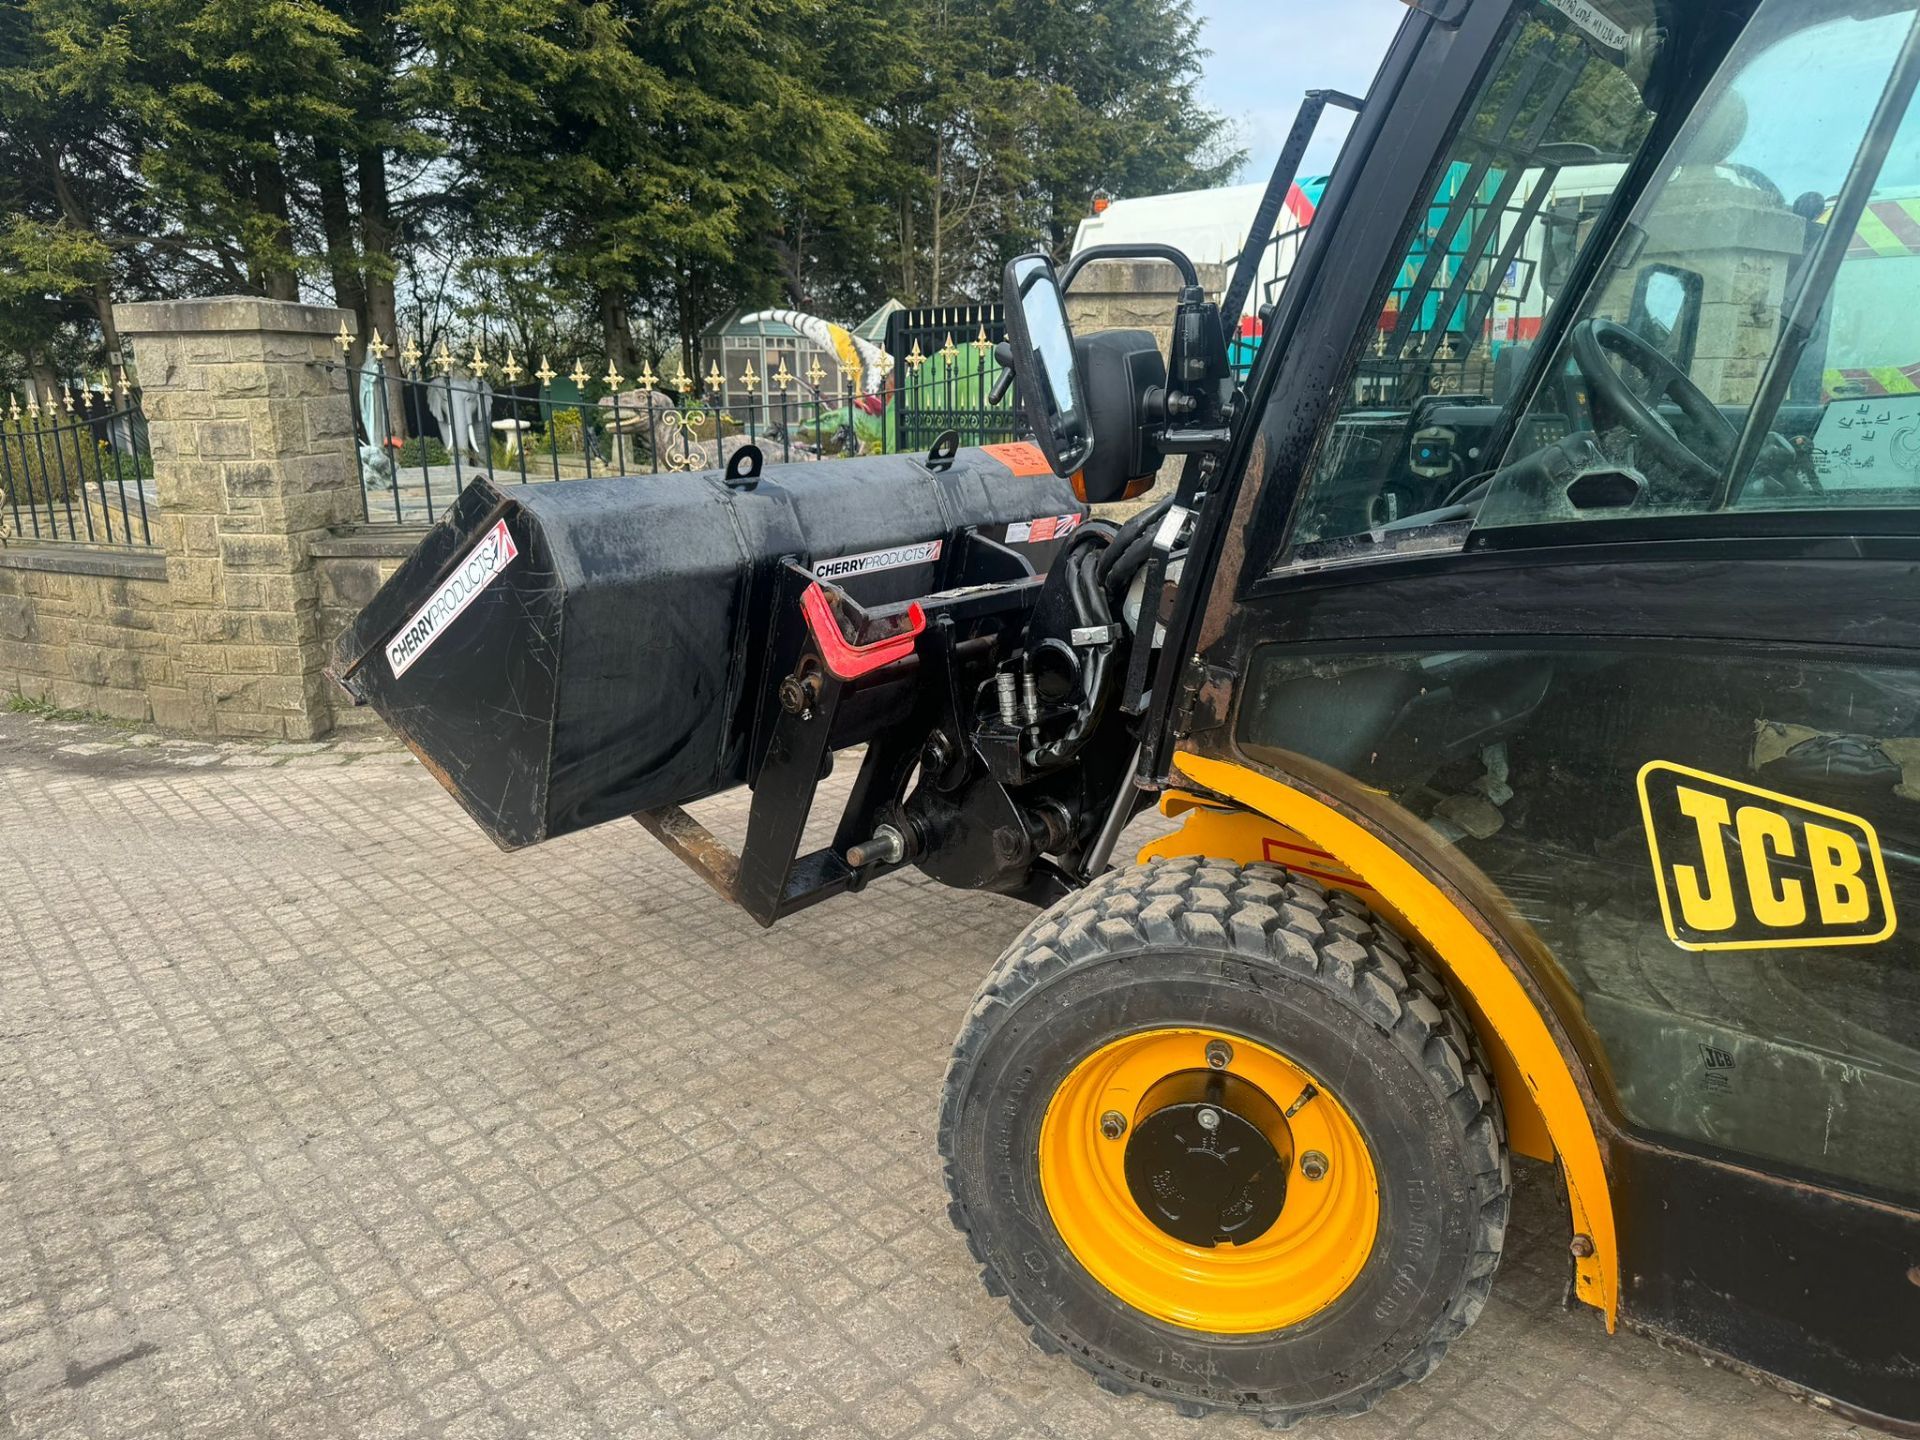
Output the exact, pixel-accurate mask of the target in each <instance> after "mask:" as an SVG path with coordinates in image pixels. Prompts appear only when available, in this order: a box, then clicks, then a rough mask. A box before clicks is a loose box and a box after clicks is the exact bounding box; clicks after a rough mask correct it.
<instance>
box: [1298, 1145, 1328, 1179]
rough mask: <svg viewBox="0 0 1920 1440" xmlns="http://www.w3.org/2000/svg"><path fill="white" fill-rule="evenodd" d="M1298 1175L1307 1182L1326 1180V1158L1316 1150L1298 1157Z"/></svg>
mask: <svg viewBox="0 0 1920 1440" xmlns="http://www.w3.org/2000/svg"><path fill="white" fill-rule="evenodd" d="M1300 1173H1301V1174H1302V1175H1304V1176H1306V1177H1307V1179H1309V1180H1324V1179H1326V1178H1327V1157H1326V1156H1324V1155H1322V1154H1321V1153H1320V1152H1319V1151H1318V1150H1309V1151H1307V1153H1306V1154H1304V1155H1302V1156H1301V1157H1300Z"/></svg>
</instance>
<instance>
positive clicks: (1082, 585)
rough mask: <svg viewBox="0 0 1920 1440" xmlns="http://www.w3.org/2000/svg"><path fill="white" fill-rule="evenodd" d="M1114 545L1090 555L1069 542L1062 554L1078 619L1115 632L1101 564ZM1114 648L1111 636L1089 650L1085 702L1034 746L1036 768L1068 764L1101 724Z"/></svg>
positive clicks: (1109, 692) (1032, 759) (1084, 670)
mask: <svg viewBox="0 0 1920 1440" xmlns="http://www.w3.org/2000/svg"><path fill="white" fill-rule="evenodd" d="M1113 549H1114V547H1113V546H1111V545H1109V546H1108V547H1107V549H1106V550H1105V551H1103V552H1102V553H1101V554H1099V555H1088V554H1083V553H1080V552H1079V551H1078V550H1077V549H1076V548H1075V547H1074V546H1073V545H1071V544H1070V545H1069V546H1068V547H1067V550H1066V552H1065V553H1064V554H1063V555H1062V556H1061V562H1062V563H1065V564H1066V565H1067V566H1068V569H1067V572H1066V573H1067V597H1068V599H1069V600H1070V601H1072V603H1073V612H1074V618H1075V622H1076V623H1077V624H1078V625H1084V626H1101V627H1106V628H1107V630H1108V633H1109V634H1111V633H1112V626H1113V611H1112V609H1111V608H1110V607H1109V606H1108V604H1107V594H1106V589H1105V587H1104V586H1103V585H1102V584H1101V583H1100V577H1099V567H1100V563H1101V562H1102V561H1104V560H1105V559H1106V557H1107V556H1108V555H1111V554H1112V553H1113ZM1114 648H1115V647H1114V642H1113V641H1112V640H1108V641H1107V642H1106V643H1105V644H1103V645H1096V646H1093V647H1092V648H1091V649H1089V650H1088V651H1087V655H1086V660H1085V661H1084V663H1083V664H1082V666H1081V670H1080V689H1081V691H1082V692H1083V693H1084V694H1085V696H1086V703H1085V704H1084V705H1082V706H1081V708H1080V713H1079V714H1077V715H1075V716H1074V717H1073V723H1072V724H1071V725H1069V726H1068V727H1067V728H1066V730H1065V732H1064V733H1062V734H1061V735H1059V736H1058V737H1056V738H1055V739H1052V740H1049V741H1048V742H1047V743H1046V744H1044V745H1038V746H1035V747H1034V749H1033V751H1032V753H1031V754H1030V755H1028V757H1027V760H1028V763H1029V764H1031V765H1032V766H1033V767H1034V768H1035V769H1042V770H1044V769H1049V768H1051V767H1053V766H1055V765H1063V764H1065V763H1066V762H1067V761H1069V760H1071V759H1072V758H1073V757H1074V756H1075V755H1077V754H1078V753H1079V752H1080V747H1081V746H1083V745H1085V744H1086V743H1087V740H1088V738H1089V737H1091V736H1092V735H1093V733H1094V732H1095V731H1096V730H1098V729H1099V728H1100V721H1101V719H1102V718H1103V717H1104V716H1105V715H1106V712H1107V703H1108V701H1109V700H1110V699H1111V698H1112V690H1113V677H1114V673H1115V671H1114V665H1113V656H1114Z"/></svg>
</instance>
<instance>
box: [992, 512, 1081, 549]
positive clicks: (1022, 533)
mask: <svg viewBox="0 0 1920 1440" xmlns="http://www.w3.org/2000/svg"><path fill="white" fill-rule="evenodd" d="M1079 528H1080V517H1079V516H1078V515H1042V516H1041V517H1040V518H1039V519H1037V520H1020V521H1016V522H1015V523H1014V524H1012V525H1009V526H1007V544H1009V545H1045V544H1046V543H1047V542H1048V541H1051V540H1064V539H1066V538H1067V536H1069V535H1071V534H1072V533H1073V532H1074V531H1075V530H1078V529H1079Z"/></svg>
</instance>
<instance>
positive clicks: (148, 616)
mask: <svg viewBox="0 0 1920 1440" xmlns="http://www.w3.org/2000/svg"><path fill="white" fill-rule="evenodd" d="M49 551H50V547H46V548H41V549H28V548H24V547H20V546H13V547H8V548H0V691H7V690H10V691H12V692H14V693H16V694H21V695H24V696H26V697H28V698H29V699H33V700H45V701H48V702H49V703H51V704H54V705H60V706H64V707H66V708H69V709H76V710H95V711H99V712H101V713H103V714H107V715H112V716H114V717H115V718H116V719H121V720H148V719H151V718H152V716H153V711H152V705H151V702H150V700H149V695H150V693H151V691H152V689H153V688H154V687H156V686H157V687H163V688H164V687H167V686H170V685H172V684H174V683H175V680H176V675H175V671H174V652H173V644H172V636H171V632H170V630H169V628H168V608H169V607H168V586H167V575H166V560H165V557H164V556H161V555H138V554H130V555H111V554H101V553H98V552H86V553H74V554H68V553H63V552H60V551H51V553H49Z"/></svg>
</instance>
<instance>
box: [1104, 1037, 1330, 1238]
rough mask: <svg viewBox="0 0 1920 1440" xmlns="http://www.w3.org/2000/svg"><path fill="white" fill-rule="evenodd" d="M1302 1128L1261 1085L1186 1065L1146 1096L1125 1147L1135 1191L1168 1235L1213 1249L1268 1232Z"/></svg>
mask: <svg viewBox="0 0 1920 1440" xmlns="http://www.w3.org/2000/svg"><path fill="white" fill-rule="evenodd" d="M1292 1166H1293V1136H1292V1133H1291V1132H1290V1130H1289V1129H1288V1127H1287V1122H1286V1118H1285V1117H1284V1116H1283V1115H1282V1114H1281V1113H1280V1107H1279V1106H1277V1105H1275V1104H1274V1103H1273V1101H1272V1100H1271V1099H1270V1098H1269V1097H1268V1096H1267V1095H1266V1094H1265V1093H1264V1092H1263V1091H1261V1090H1260V1089H1259V1088H1258V1087H1257V1086H1255V1085H1253V1084H1251V1083H1249V1082H1248V1081H1246V1080H1243V1079H1241V1078H1240V1077H1239V1076H1237V1075H1231V1074H1226V1073H1223V1072H1221V1071H1218V1070H1199V1069H1195V1070H1183V1071H1179V1072H1176V1073H1175V1074H1172V1075H1169V1076H1167V1077H1166V1078H1165V1079H1164V1080H1162V1081H1160V1082H1159V1083H1158V1084H1157V1085H1155V1086H1154V1087H1153V1088H1152V1089H1151V1090H1149V1091H1148V1092H1147V1094H1146V1096H1145V1097H1144V1098H1143V1099H1142V1100H1141V1103H1140V1107H1139V1109H1138V1110H1137V1111H1136V1112H1135V1118H1134V1123H1133V1125H1132V1126H1131V1128H1130V1131H1129V1133H1128V1139H1127V1148H1126V1177H1127V1189H1128V1190H1129V1192H1131V1194H1132V1196H1133V1201H1134V1203H1135V1204H1136V1205H1138V1206H1139V1207H1140V1211H1141V1213H1142V1214H1143V1215H1145V1216H1146V1217H1147V1219H1149V1220H1151V1221H1152V1222H1153V1223H1154V1224H1155V1225H1156V1226H1158V1227H1159V1228H1160V1229H1161V1230H1162V1231H1164V1232H1165V1233H1166V1234H1168V1235H1171V1236H1172V1237H1173V1238H1174V1239H1176V1240H1180V1241H1184V1242H1185V1243H1186V1244H1188V1245H1196V1246H1200V1247H1202V1248H1204V1249H1212V1248H1213V1247H1215V1246H1218V1245H1245V1244H1248V1243H1249V1242H1251V1241H1254V1240H1257V1239H1259V1238H1260V1237H1261V1236H1262V1235H1264V1234H1266V1233H1267V1231H1268V1230H1270V1229H1271V1228H1272V1227H1273V1224H1274V1222H1275V1221H1276V1220H1278V1219H1279V1218H1280V1212H1281V1210H1282V1209H1283V1208H1284V1207H1285V1205H1286V1200H1287V1175H1288V1172H1289V1171H1290V1170H1291V1169H1292Z"/></svg>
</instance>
